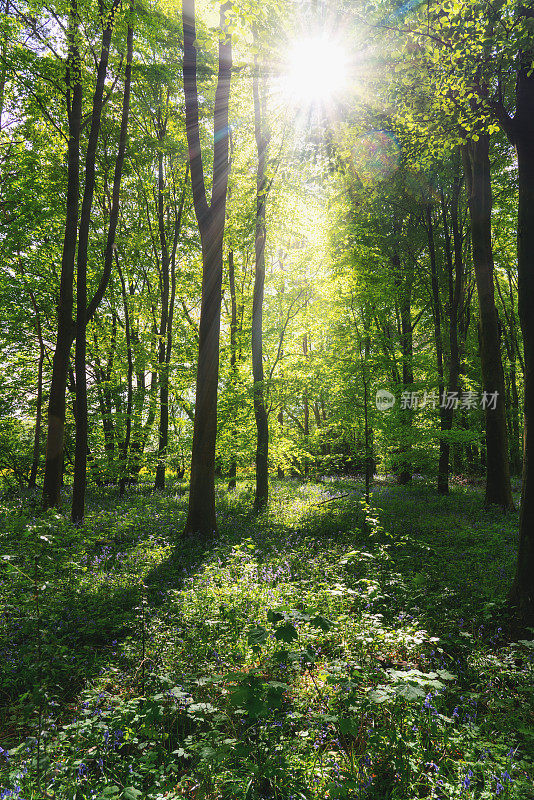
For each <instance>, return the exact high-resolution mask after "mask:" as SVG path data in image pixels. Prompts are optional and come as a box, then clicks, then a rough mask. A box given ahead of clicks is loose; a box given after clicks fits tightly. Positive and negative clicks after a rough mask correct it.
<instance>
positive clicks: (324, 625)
mask: <svg viewBox="0 0 534 800" xmlns="http://www.w3.org/2000/svg"><path fill="white" fill-rule="evenodd" d="M310 625H313V626H314V627H315V628H320V629H321V630H322V631H325V632H326V631H329V630H330V628H331V627H332V623H331V622H330V620H328V619H326V617H323V616H322V614H316V616H315V617H314V618H313V619H311V620H310Z"/></svg>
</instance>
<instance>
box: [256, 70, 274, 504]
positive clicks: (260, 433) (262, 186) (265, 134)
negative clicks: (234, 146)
mask: <svg viewBox="0 0 534 800" xmlns="http://www.w3.org/2000/svg"><path fill="white" fill-rule="evenodd" d="M254 66H255V69H254V75H253V79H252V84H253V94H254V132H255V138H256V149H257V152H258V164H257V170H256V233H255V243H254V252H255V263H256V271H255V277H254V294H253V301H252V376H253V380H254V416H255V418H256V430H257V443H256V495H255V498H254V510H255V511H256V512H259V511H262V510H263V509H264V508H266V506H267V503H268V501H269V420H268V417H267V410H266V408H265V389H264V374H263V297H264V290H265V241H266V238H267V225H266V219H265V205H266V201H267V192H268V186H267V178H266V175H265V166H266V160H267V152H268V146H269V138H270V134H269V130H268V128H267V124H266V93H265V82H264V80H260V75H259V67H258V63H257V59H255V65H254ZM260 82H261V86H260Z"/></svg>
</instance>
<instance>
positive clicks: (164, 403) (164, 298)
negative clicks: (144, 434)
mask: <svg viewBox="0 0 534 800" xmlns="http://www.w3.org/2000/svg"><path fill="white" fill-rule="evenodd" d="M166 126H167V121H166V120H165V121H164V122H161V121H160V127H159V137H158V138H159V144H160V150H159V155H158V230H159V244H160V249H161V287H162V290H161V322H160V329H159V337H158V373H159V429H158V466H157V468H156V480H155V483H154V489H164V488H165V465H166V460H167V444H168V440H169V367H168V364H167V359H166V357H165V356H166V338H167V326H168V319H169V288H170V287H169V265H170V256H169V249H168V247H167V235H166V233H165V209H164V207H163V192H164V190H165V181H164V177H163V150H162V147H163V139H164V136H165V129H166ZM169 355H170V353H169Z"/></svg>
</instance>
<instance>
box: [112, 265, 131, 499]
mask: <svg viewBox="0 0 534 800" xmlns="http://www.w3.org/2000/svg"><path fill="white" fill-rule="evenodd" d="M115 263H116V266H117V273H118V275H119V278H120V282H121V294H122V304H123V306H124V332H125V335H126V355H127V359H128V376H127V398H126V433H125V435H124V442H123V446H122V452H121V465H120V470H119V496H120V497H122V496H123V495H124V490H125V487H126V481H127V479H128V476H129V469H128V466H129V463H128V462H129V452H130V440H131V436H132V408H133V353H132V337H131V328H130V310H129V308H128V296H127V294H126V283H125V281H124V275H123V274H122V270H121V267H120V264H119V257H118V255H117V253H116V252H115Z"/></svg>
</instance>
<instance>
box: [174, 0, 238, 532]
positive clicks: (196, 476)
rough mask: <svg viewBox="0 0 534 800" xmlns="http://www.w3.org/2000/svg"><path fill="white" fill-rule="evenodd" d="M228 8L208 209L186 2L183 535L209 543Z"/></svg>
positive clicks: (190, 6)
mask: <svg viewBox="0 0 534 800" xmlns="http://www.w3.org/2000/svg"><path fill="white" fill-rule="evenodd" d="M227 8H228V6H227V4H226V3H225V4H223V5H222V6H221V17H220V39H219V70H218V77H217V89H216V92H215V108H214V148H213V188H212V194H211V203H210V205H208V201H207V198H206V188H205V184H204V167H203V164H202V151H201V146H200V130H199V112H198V87H197V53H196V48H195V37H196V23H195V2H194V0H184V2H183V5H182V21H183V31H184V59H183V75H184V94H185V122H186V133H187V142H188V147H189V163H190V169H191V187H192V191H193V203H194V207H195V214H196V218H197V221H198V226H199V230H200V239H201V245H202V300H201V309H200V324H199V332H198V367H197V380H196V403H195V422H194V426H193V447H192V453H191V480H190V485H189V507H188V514H187V521H186V524H185V529H184V536H189V537H198V538H199V539H211V538H213V537H214V536H216V535H217V520H216V515H215V444H216V438H217V386H218V380H219V330H220V323H221V288H222V258H223V235H224V223H225V217H226V194H227V190H228V174H229V162H228V140H229V130H228V104H229V98H230V79H231V70H232V45H231V37H230V35H229V34H228V32H227V28H226V11H227Z"/></svg>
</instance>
